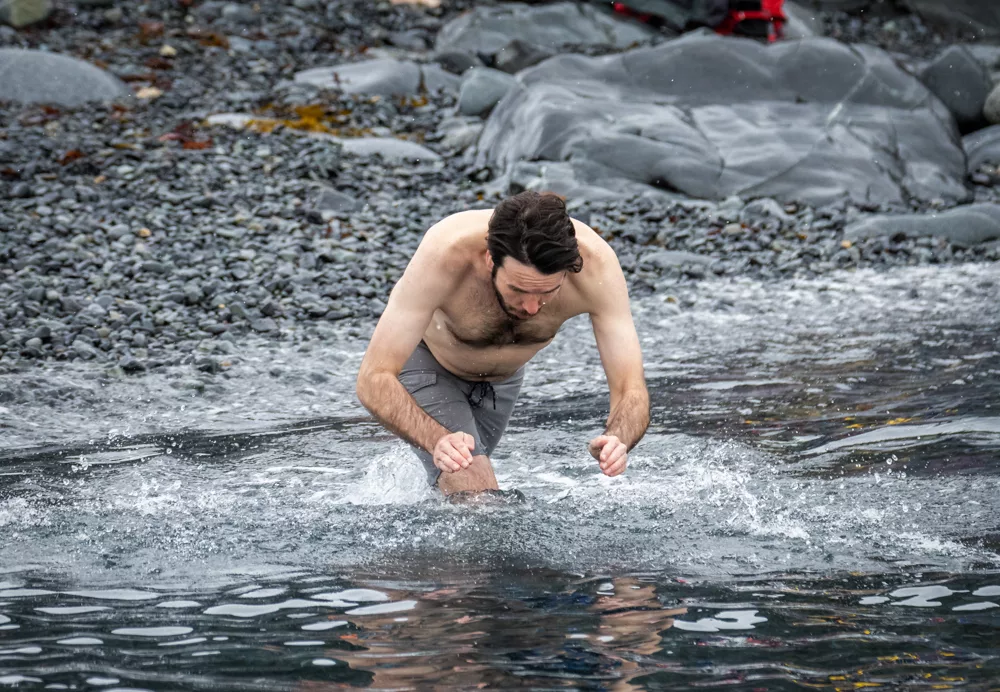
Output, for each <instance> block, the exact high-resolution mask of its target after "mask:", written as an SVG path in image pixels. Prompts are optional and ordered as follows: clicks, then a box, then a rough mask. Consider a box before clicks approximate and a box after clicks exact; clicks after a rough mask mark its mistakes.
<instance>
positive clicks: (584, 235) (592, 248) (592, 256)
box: [573, 219, 621, 281]
mask: <svg viewBox="0 0 1000 692" xmlns="http://www.w3.org/2000/svg"><path fill="white" fill-rule="evenodd" d="M573 226H574V227H575V228H576V240H577V245H578V247H579V248H580V255H581V256H582V257H583V270H582V271H581V272H580V277H579V278H580V279H582V280H584V281H586V280H588V279H589V278H590V277H593V276H597V275H602V274H604V273H606V272H609V271H610V272H612V273H615V272H620V271H621V267H620V265H619V264H618V255H617V254H616V253H615V251H614V248H612V247H611V245H609V244H608V242H607V241H606V240H605V239H604V238H602V237H601V235H600V234H599V233H598V232H597V231H595V230H594V229H593V228H591V227H590V226H588V225H587V224H585V223H583V222H582V221H579V220H577V219H573Z"/></svg>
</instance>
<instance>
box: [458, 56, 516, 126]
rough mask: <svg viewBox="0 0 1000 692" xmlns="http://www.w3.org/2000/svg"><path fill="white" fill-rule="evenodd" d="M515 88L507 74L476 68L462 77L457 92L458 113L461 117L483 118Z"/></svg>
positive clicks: (512, 78) (511, 78) (512, 79)
mask: <svg viewBox="0 0 1000 692" xmlns="http://www.w3.org/2000/svg"><path fill="white" fill-rule="evenodd" d="M516 87H517V80H516V79H515V78H514V77H511V76H510V75H509V74H506V73H504V72H501V71H500V70H493V69H490V68H488V67H477V68H473V69H471V70H469V71H468V72H466V73H465V74H464V75H463V76H462V85H461V88H460V90H459V92H458V112H459V113H461V114H462V115H476V116H485V115H487V114H488V113H489V112H490V111H491V110H493V107H494V106H495V105H497V103H499V102H500V100H501V99H502V98H503V97H504V96H506V95H507V92H508V91H510V90H511V89H514V88H516Z"/></svg>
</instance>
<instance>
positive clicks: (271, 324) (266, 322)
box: [250, 317, 278, 332]
mask: <svg viewBox="0 0 1000 692" xmlns="http://www.w3.org/2000/svg"><path fill="white" fill-rule="evenodd" d="M250 328H251V329H253V330H254V331H255V332H275V331H278V323H277V322H275V321H274V320H273V319H271V318H270V317H261V318H258V319H255V320H250Z"/></svg>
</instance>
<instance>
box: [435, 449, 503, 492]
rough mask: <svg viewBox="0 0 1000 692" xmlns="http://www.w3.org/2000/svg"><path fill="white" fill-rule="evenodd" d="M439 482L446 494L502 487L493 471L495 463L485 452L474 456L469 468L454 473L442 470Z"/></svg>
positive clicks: (439, 486)
mask: <svg viewBox="0 0 1000 692" xmlns="http://www.w3.org/2000/svg"><path fill="white" fill-rule="evenodd" d="M437 484H438V488H440V489H441V492H443V493H444V494H445V495H451V494H452V493H457V492H462V491H467V490H498V489H499V487H500V486H498V485H497V477H496V475H495V474H494V473H493V465H492V464H491V463H490V459H489V457H487V456H486V455H485V454H480V455H478V456H474V457H472V463H471V464H469V468H467V469H462V470H461V471H455V472H454V473H447V472H442V473H441V475H440V476H438V483H437Z"/></svg>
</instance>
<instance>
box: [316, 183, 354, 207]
mask: <svg viewBox="0 0 1000 692" xmlns="http://www.w3.org/2000/svg"><path fill="white" fill-rule="evenodd" d="M360 206H361V205H360V203H359V202H358V200H356V199H355V198H354V197H352V196H350V195H347V194H344V193H343V192H340V191H338V190H335V189H333V188H332V187H326V186H323V187H320V188H318V190H317V192H316V194H315V200H314V202H313V208H314V209H315V210H316V211H318V212H320V213H322V212H333V213H335V214H336V213H339V212H345V211H354V210H355V209H357V208H358V207H360Z"/></svg>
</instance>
